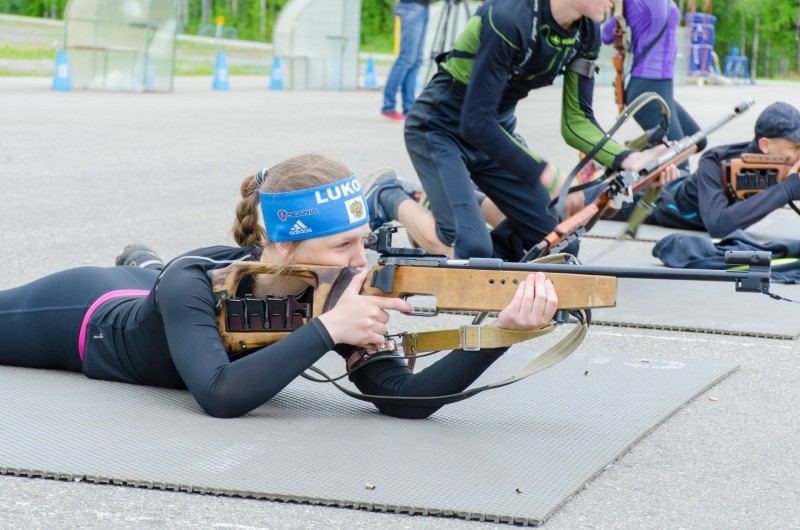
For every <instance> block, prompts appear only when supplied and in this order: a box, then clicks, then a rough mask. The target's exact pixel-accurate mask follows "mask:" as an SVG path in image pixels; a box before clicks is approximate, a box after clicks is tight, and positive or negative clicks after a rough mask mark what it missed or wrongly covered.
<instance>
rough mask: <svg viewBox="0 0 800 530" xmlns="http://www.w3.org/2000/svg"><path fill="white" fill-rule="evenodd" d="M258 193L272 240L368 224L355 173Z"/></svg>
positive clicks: (296, 239)
mask: <svg viewBox="0 0 800 530" xmlns="http://www.w3.org/2000/svg"><path fill="white" fill-rule="evenodd" d="M259 194H260V195H261V212H262V213H263V215H264V226H265V227H266V228H267V236H268V237H269V239H270V240H271V241H275V242H276V243H281V242H283V241H301V240H303V239H311V238H313V237H322V236H328V235H331V234H338V233H340V232H346V231H348V230H352V229H353V228H356V227H358V226H361V225H364V224H367V222H368V221H369V212H368V211H367V202H366V201H365V200H364V195H363V194H362V193H361V185H360V184H359V183H358V180H357V179H356V176H355V174H353V175H350V176H349V177H347V178H346V179H343V180H338V181H336V182H332V183H330V184H325V185H323V186H317V187H316V188H308V189H304V190H297V191H287V192H283V193H264V192H263V191H262V192H259Z"/></svg>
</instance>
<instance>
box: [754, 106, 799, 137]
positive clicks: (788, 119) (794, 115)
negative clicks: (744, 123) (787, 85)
mask: <svg viewBox="0 0 800 530" xmlns="http://www.w3.org/2000/svg"><path fill="white" fill-rule="evenodd" d="M759 138H786V139H787V140H791V141H792V142H800V110H797V108H795V107H794V106H793V105H789V104H788V103H784V102H783V101H778V102H776V103H773V104H772V105H770V106H769V107H767V108H765V109H764V110H763V111H762V112H761V114H760V115H759V116H758V119H757V120H756V139H759Z"/></svg>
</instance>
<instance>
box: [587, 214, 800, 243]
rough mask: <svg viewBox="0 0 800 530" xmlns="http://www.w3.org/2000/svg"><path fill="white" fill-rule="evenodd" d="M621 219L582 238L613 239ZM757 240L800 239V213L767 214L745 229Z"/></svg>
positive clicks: (643, 233)
mask: <svg viewBox="0 0 800 530" xmlns="http://www.w3.org/2000/svg"><path fill="white" fill-rule="evenodd" d="M625 226H626V224H625V223H623V222H621V221H607V220H605V219H604V220H601V221H598V222H597V224H596V225H595V226H594V227H592V229H591V230H590V231H589V232H587V233H586V234H585V235H584V236H583V237H584V238H603V239H609V238H611V239H614V238H616V237H618V236H619V235H620V234H621V233H622V231H623V230H624V229H625ZM676 232H678V233H687V234H706V235H708V234H707V233H706V232H703V231H698V230H676V229H674V228H665V227H663V226H656V225H642V226H641V227H639V230H638V232H637V233H636V239H638V240H640V241H658V240H659V239H661V238H662V237H664V236H667V235H669V234H674V233H676ZM745 232H747V233H748V234H749V235H750V236H751V237H752V238H753V239H755V240H757V241H774V240H776V239H800V215H797V214H796V213H795V212H794V211H792V210H791V209H789V208H788V207H787V208H781V209H780V210H776V211H774V212H772V213H771V214H769V215H768V216H767V217H765V218H764V219H762V220H761V221H759V222H757V223H755V224H754V225H752V226H751V227H749V228H748V229H747V230H745Z"/></svg>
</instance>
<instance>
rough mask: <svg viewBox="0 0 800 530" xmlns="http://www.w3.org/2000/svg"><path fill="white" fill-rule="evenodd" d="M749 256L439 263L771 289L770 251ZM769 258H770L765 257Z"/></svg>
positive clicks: (476, 260) (485, 260)
mask: <svg viewBox="0 0 800 530" xmlns="http://www.w3.org/2000/svg"><path fill="white" fill-rule="evenodd" d="M746 254H747V255H748V256H749V257H748V258H745V259H744V260H742V258H741V254H740V255H739V256H740V257H739V259H740V261H739V262H738V263H743V262H744V261H746V262H748V263H749V265H750V266H749V269H747V270H713V269H669V268H665V269H661V268H658V267H610V266H598V265H562V264H553V263H516V262H507V261H503V260H500V259H494V258H470V259H468V260H443V261H441V262H440V264H439V265H438V266H440V267H445V268H465V267H467V268H478V269H494V270H513V271H531V272H538V271H541V272H545V273H546V272H558V273H563V274H592V275H596V276H615V277H617V278H630V279H642V280H689V281H711V282H734V283H736V290H737V291H742V292H761V293H766V292H769V282H770V269H771V266H770V257H771V254H770V253H769V252H763V251H757V252H752V253H751V252H747V253H746ZM765 260H766V261H765Z"/></svg>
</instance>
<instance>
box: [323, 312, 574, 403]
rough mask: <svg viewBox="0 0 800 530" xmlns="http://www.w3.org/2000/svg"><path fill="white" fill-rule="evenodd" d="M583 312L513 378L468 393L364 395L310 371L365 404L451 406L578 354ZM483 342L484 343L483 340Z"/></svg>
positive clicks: (519, 379) (514, 381)
mask: <svg viewBox="0 0 800 530" xmlns="http://www.w3.org/2000/svg"><path fill="white" fill-rule="evenodd" d="M580 313H581V317H582V319H581V321H580V322H579V323H578V324H577V325H576V326H575V327H574V328H573V329H572V330H570V332H569V333H568V334H567V335H565V336H564V337H563V338H562V339H561V340H559V341H558V342H557V343H556V344H554V345H553V346H551V347H550V348H548V349H547V350H546V351H545V352H543V353H542V354H541V355H539V356H538V357H536V358H534V359H532V360H531V361H530V362H529V363H528V364H526V365H525V366H523V367H522V368H521V369H519V370H518V371H517V372H516V373H515V374H514V375H512V376H511V377H509V378H507V379H503V380H501V381H498V382H496V383H491V384H488V385H484V386H481V387H476V388H469V389H467V390H464V391H463V392H458V393H456V394H448V395H443V396H428V397H422V396H379V395H373V394H362V393H360V392H355V391H353V390H350V389H349V388H346V387H344V386H342V385H340V384H339V383H337V382H336V381H335V380H334V379H333V378H331V377H329V376H328V375H327V374H325V373H324V372H322V371H321V370H320V369H318V368H316V367H314V366H312V367H311V368H310V370H312V371H313V372H315V373H317V374H319V375H321V376H322V377H323V378H325V380H327V381H328V382H330V383H332V384H333V385H334V386H335V387H336V388H338V389H339V390H341V391H342V392H344V393H345V394H347V395H348V396H350V397H352V398H355V399H358V400H361V401H369V402H371V403H391V402H410V401H422V402H424V403H425V404H426V405H430V406H442V405H447V404H449V403H455V402H457V401H462V400H465V399H467V398H470V397H472V396H474V395H476V394H480V393H481V392H484V391H486V390H490V389H492V388H500V387H502V386H506V385H510V384H511V383H516V382H517V381H521V380H523V379H525V378H526V377H530V376H532V375H534V374H536V373H538V372H541V371H542V370H544V369H546V368H550V367H551V366H553V365H555V364H558V363H559V362H561V361H563V360H564V359H566V358H567V357H568V356H569V355H570V354H571V353H572V352H573V351H575V349H576V348H577V347H578V346H579V345H580V344H581V342H583V339H584V337H585V336H586V331H587V330H588V328H589V316H588V315H587V314H586V312H585V311H583V310H581V311H580ZM485 329H488V328H485ZM542 329H545V330H546V329H547V327H546V328H540V330H534V331H541V330H542ZM456 331H458V330H456ZM418 335H419V334H418ZM481 343H482V344H483V341H482V342H481ZM484 347H488V346H484Z"/></svg>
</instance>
